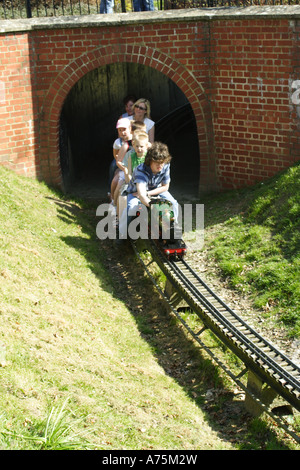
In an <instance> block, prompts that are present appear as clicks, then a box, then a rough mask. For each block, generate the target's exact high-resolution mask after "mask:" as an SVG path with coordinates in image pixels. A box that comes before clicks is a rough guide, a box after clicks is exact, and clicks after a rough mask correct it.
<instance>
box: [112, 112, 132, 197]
mask: <svg viewBox="0 0 300 470" xmlns="http://www.w3.org/2000/svg"><path fill="white" fill-rule="evenodd" d="M116 128H117V131H118V136H119V137H118V138H117V139H116V140H115V141H114V143H113V156H114V159H113V161H112V163H111V164H110V168H109V185H110V192H109V196H110V198H111V200H112V205H113V206H114V191H115V188H116V186H117V183H118V178H117V176H116V173H119V168H118V167H117V162H118V161H119V160H120V159H122V157H124V155H125V153H126V152H127V151H128V150H129V149H130V147H131V138H132V135H131V122H130V121H129V119H127V118H122V119H119V120H118V122H117V125H116Z"/></svg>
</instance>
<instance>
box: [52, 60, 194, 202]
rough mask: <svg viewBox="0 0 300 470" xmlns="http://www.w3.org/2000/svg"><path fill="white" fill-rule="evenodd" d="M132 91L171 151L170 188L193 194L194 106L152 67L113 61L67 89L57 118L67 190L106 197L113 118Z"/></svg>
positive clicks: (158, 136)
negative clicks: (148, 105) (148, 106)
mask: <svg viewBox="0 0 300 470" xmlns="http://www.w3.org/2000/svg"><path fill="white" fill-rule="evenodd" d="M128 94H134V95H135V96H136V97H137V98H142V97H143V98H147V99H148V100H149V101H150V103H151V119H152V120H153V121H155V140H159V141H161V142H164V143H166V144H167V145H168V147H169V149H170V153H171V155H172V163H171V178H172V182H171V187H170V190H171V191H172V192H173V193H174V194H175V196H176V197H178V196H177V194H178V195H179V194H186V193H187V192H188V193H189V194H191V195H194V196H195V195H196V194H197V192H198V185H199V174H200V155H199V144H198V137H197V126H196V121H195V117H194V114H193V111H192V108H191V106H190V104H189V102H188V100H187V98H186V97H185V95H184V93H183V92H182V91H181V90H180V89H179V87H178V86H177V85H176V84H175V83H174V82H173V81H172V80H171V79H169V78H168V77H167V76H166V75H164V74H163V73H161V72H159V71H157V70H156V69H154V68H152V67H148V66H145V65H142V64H134V63H126V62H124V63H114V64H109V65H106V66H103V67H99V68H97V69H95V70H93V71H91V72H89V73H88V74H86V75H85V76H84V77H82V78H81V79H80V80H79V81H78V82H77V83H76V84H75V85H74V86H73V88H72V89H71V90H70V92H69V94H68V96H67V98H66V100H65V102H64V105H63V108H62V111H61V116H60V165H61V171H62V178H63V185H64V189H65V192H67V193H70V194H74V195H76V196H80V197H88V198H89V197H91V198H97V199H99V200H100V199H101V200H102V199H106V198H107V192H108V191H109V187H108V170H109V165H110V163H111V161H112V159H113V153H112V145H113V142H114V140H115V139H116V138H117V130H116V122H117V120H118V118H119V117H120V115H121V114H122V113H123V112H124V107H123V98H124V96H126V95H128Z"/></svg>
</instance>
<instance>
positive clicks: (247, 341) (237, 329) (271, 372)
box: [133, 240, 300, 442]
mask: <svg viewBox="0 0 300 470" xmlns="http://www.w3.org/2000/svg"><path fill="white" fill-rule="evenodd" d="M146 245H147V249H148V250H149V252H150V253H151V255H152V259H153V261H155V262H156V263H157V265H158V266H159V267H160V269H161V270H162V271H163V273H164V274H165V276H166V278H167V279H168V280H169V282H170V283H171V284H172V285H173V287H174V289H175V291H176V292H178V294H179V295H180V296H181V298H182V299H183V300H185V302H186V303H187V305H189V307H190V308H191V309H192V310H193V312H194V313H195V314H197V315H198V316H199V318H200V319H201V321H202V322H203V324H204V325H205V327H207V328H209V329H210V330H211V331H212V332H213V333H214V334H215V335H216V336H217V337H218V338H219V339H220V340H221V341H222V342H223V343H224V344H226V346H228V347H229V348H230V349H231V350H232V351H233V352H234V353H235V354H236V355H237V356H238V357H239V358H240V359H241V360H242V362H243V363H244V364H245V365H246V370H251V371H253V372H254V373H256V374H257V375H258V376H259V377H261V379H262V381H264V382H265V383H266V384H268V385H269V386H270V387H271V388H272V389H274V390H275V391H276V392H277V393H278V394H279V395H280V396H282V397H283V398H284V399H285V400H286V401H287V402H288V403H290V404H291V405H292V407H294V408H295V409H297V410H298V411H300V381H299V379H300V367H299V366H298V365H296V364H294V363H293V362H292V361H291V359H290V358H288V357H287V356H286V355H285V354H284V353H283V352H281V351H280V350H278V349H277V348H276V347H275V346H274V345H273V344H271V343H270V342H269V341H267V340H266V339H265V338H263V337H262V336H261V335H260V334H259V333H258V332H257V331H255V330H254V329H253V328H252V327H251V326H249V325H248V324H247V323H246V322H245V321H244V320H243V319H241V318H240V317H239V316H238V315H237V314H236V313H235V312H234V311H233V310H232V309H231V308H230V307H229V306H227V305H226V304H225V302H224V301H223V300H222V299H220V298H219V296H218V295H216V294H215V293H214V292H213V291H212V289H210V288H209V286H208V285H207V284H206V283H205V282H204V281H203V280H202V279H201V278H200V277H199V275H198V274H197V273H196V272H195V271H194V270H193V269H192V267H191V266H190V265H189V264H188V263H186V261H184V260H180V261H177V262H173V261H169V260H167V258H166V257H165V256H164V255H163V254H162V253H161V252H160V250H159V249H158V248H157V245H156V244H155V243H154V242H153V241H152V240H148V241H147V243H146ZM133 246H134V249H135V251H136V252H137V249H136V247H135V245H134V244H133ZM140 259H141V258H140ZM143 264H144V263H143ZM144 267H145V269H146V270H147V268H146V266H145V264H144ZM147 271H148V270H147ZM148 274H149V272H148ZM161 293H162V292H161ZM163 296H164V297H165V295H164V294H163ZM171 308H172V310H173V312H174V313H175V314H176V315H177V316H178V314H177V313H176V311H175V310H174V309H173V307H172V306H171ZM180 320H181V321H182V319H181V318H180ZM182 323H183V324H184V326H185V327H186V328H187V329H188V330H189V332H190V333H191V334H192V335H193V336H194V338H195V339H197V340H198V335H199V334H200V333H201V332H202V330H201V331H200V332H199V334H197V335H196V334H195V333H194V332H193V331H192V330H191V329H190V328H189V327H188V325H186V324H185V322H184V321H182ZM198 342H199V341H198ZM201 345H202V347H203V344H201ZM214 359H215V358H214ZM217 362H218V364H219V365H220V362H219V361H217ZM221 366H222V365H221ZM223 369H224V370H225V371H226V372H227V373H228V374H229V375H230V376H231V378H233V380H235V382H236V383H238V384H239V385H240V386H242V388H243V389H244V390H246V392H247V393H248V394H249V395H250V396H251V397H252V399H254V401H256V402H258V403H259V404H260V406H261V407H262V408H263V410H264V411H265V412H267V413H268V414H269V415H270V416H271V417H272V419H274V420H275V421H277V422H278V419H277V418H276V417H275V416H274V415H273V413H272V412H270V411H269V410H268V408H267V407H266V406H265V405H264V403H262V402H261V401H260V400H259V398H257V397H254V396H253V393H252V392H251V391H249V390H248V389H247V387H245V386H244V385H243V384H242V383H241V382H240V381H239V380H238V379H239V378H240V377H241V376H242V375H243V374H244V373H245V371H243V372H242V373H241V374H239V375H238V376H237V377H234V376H233V374H232V373H231V372H230V371H229V370H228V368H226V367H224V366H223ZM279 424H280V426H281V427H283V428H285V429H286V431H287V432H288V433H289V434H290V435H291V436H292V437H293V438H294V439H295V440H296V441H297V442H300V437H299V436H297V435H296V434H295V433H294V432H291V431H290V430H289V429H288V428H286V427H285V424H284V423H283V422H282V421H280V420H279Z"/></svg>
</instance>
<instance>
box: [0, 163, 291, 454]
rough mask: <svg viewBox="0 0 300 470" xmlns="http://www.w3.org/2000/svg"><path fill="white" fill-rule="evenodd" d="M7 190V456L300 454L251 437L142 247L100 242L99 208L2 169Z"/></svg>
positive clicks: (2, 282) (3, 258)
mask: <svg viewBox="0 0 300 470" xmlns="http://www.w3.org/2000/svg"><path fill="white" fill-rule="evenodd" d="M0 195H1V203H0V224H1V231H0V373H1V382H0V449H12V450H19V449H26V450H29V449H74V448H77V449H86V448H91V449H105V450H112V449H129V450H130V449H165V450H168V449H180V450H184V449H192V450H193V449H196V450H198V449H232V448H233V449H239V448H243V447H245V446H247V442H249V441H250V440H251V448H252V449H256V448H257V449H259V448H260V447H261V441H262V440H264V441H266V440H268V439H269V440H270V441H271V440H272V442H274V446H275V448H278V449H280V448H290V447H291V448H293V446H294V444H293V443H291V442H289V441H285V440H284V439H283V437H282V435H280V434H279V433H278V430H277V429H276V430H273V429H272V428H270V425H267V431H266V432H265V433H263V437H261V434H262V432H261V431H260V434H259V435H258V437H256V435H255V431H253V432H252V431H251V428H249V423H250V422H251V420H250V421H249V417H248V416H247V415H246V414H245V412H244V411H243V403H242V402H240V401H239V400H238V396H237V397H236V396H235V393H234V392H233V391H232V384H230V382H229V381H228V379H227V377H226V376H225V377H224V376H223V375H222V374H221V373H220V371H219V369H218V368H217V367H216V366H215V365H214V364H213V363H212V362H211V360H210V359H209V358H208V356H207V355H205V353H204V352H203V351H201V349H200V348H199V347H198V346H197V345H195V344H194V342H193V341H192V340H191V338H190V337H189V336H188V335H187V333H186V332H185V331H184V329H183V328H182V327H181V325H180V324H179V323H178V321H177V320H176V319H175V318H174V317H173V316H171V315H170V314H169V313H168V312H166V310H165V307H164V304H163V303H162V301H161V300H160V299H159V298H158V295H157V293H156V292H155V291H154V290H153V286H152V284H151V281H149V280H148V279H147V277H146V276H145V274H144V273H143V271H142V269H141V268H140V267H139V264H138V263H137V260H136V259H135V258H134V257H133V254H132V251H130V250H129V251H127V252H126V250H125V251H124V252H123V251H122V252H121V253H120V252H119V251H118V250H116V249H114V247H113V244H112V243H111V242H109V241H104V242H103V241H100V240H98V239H97V237H96V225H97V220H96V217H95V214H96V206H95V205H93V204H87V203H85V202H84V201H78V200H73V199H71V198H67V197H65V196H63V195H62V194H60V193H58V192H56V191H53V190H51V189H50V188H48V187H47V186H46V185H45V184H43V183H38V182H36V181H34V180H32V179H29V178H23V177H20V176H18V175H16V174H15V173H13V172H11V171H9V170H7V169H5V168H4V167H1V166H0ZM215 223H216V221H215ZM216 224H217V223H216ZM229 226H230V224H229ZM157 276H158V278H160V277H159V274H157ZM219 346H220V345H219ZM219 346H218V345H216V346H215V347H216V348H217V347H219ZM220 349H222V348H220ZM207 390H214V391H215V390H217V392H218V393H216V400H215V401H214V402H213V404H211V403H210V402H207V398H206V396H207ZM218 397H219V399H218ZM224 397H226V403H227V405H226V406H229V409H231V408H230V407H231V406H232V407H234V409H235V411H234V412H228V413H227V412H226V409H227V408H226V407H225V408H224V406H225V405H224V403H223V401H224ZM219 400H220V401H219ZM236 407H237V408H238V410H239V411H238V412H237V411H236ZM226 413H227V414H226ZM235 429H238V430H239V432H238V433H235V432H234V430H235ZM249 436H250V437H251V439H250V437H249ZM272 445H273V444H272Z"/></svg>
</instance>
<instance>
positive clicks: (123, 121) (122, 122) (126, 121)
mask: <svg viewBox="0 0 300 470" xmlns="http://www.w3.org/2000/svg"><path fill="white" fill-rule="evenodd" d="M116 127H117V129H119V127H125V128H126V129H127V127H130V121H129V119H127V118H121V119H119V120H118V122H117V126H116Z"/></svg>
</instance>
